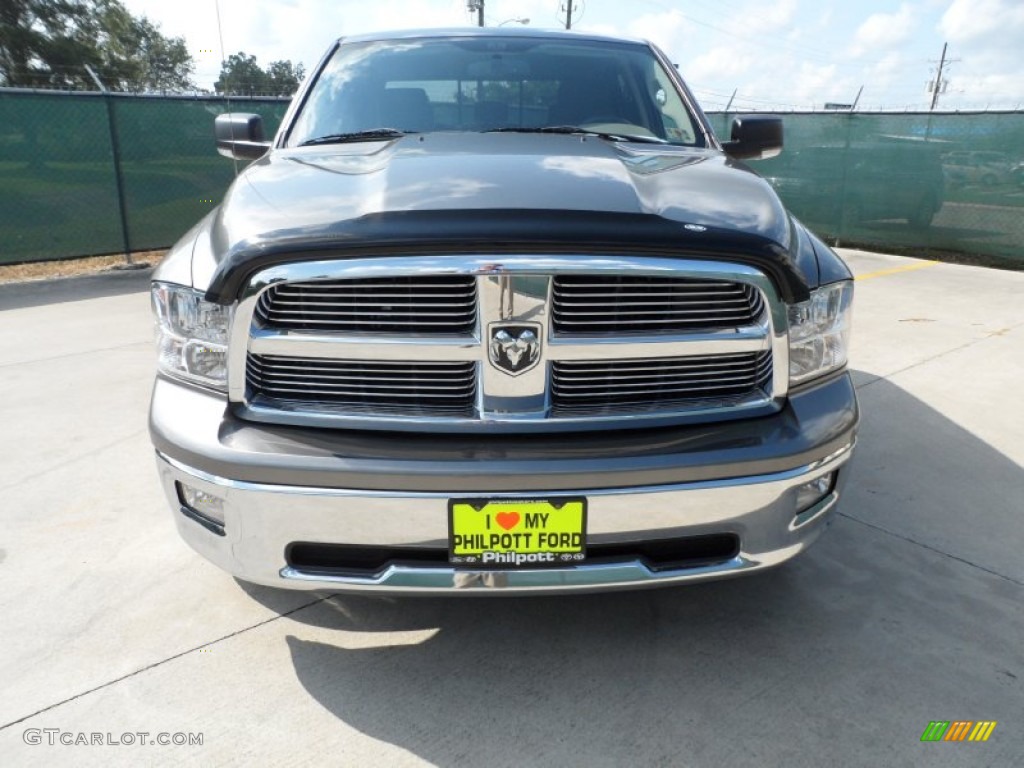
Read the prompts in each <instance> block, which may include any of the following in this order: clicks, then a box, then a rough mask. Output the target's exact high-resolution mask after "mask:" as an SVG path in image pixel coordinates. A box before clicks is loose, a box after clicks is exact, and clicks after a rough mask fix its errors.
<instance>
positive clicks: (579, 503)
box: [448, 498, 587, 568]
mask: <svg viewBox="0 0 1024 768" xmlns="http://www.w3.org/2000/svg"><path fill="white" fill-rule="evenodd" d="M448 530H449V560H450V561H451V562H453V563H463V564H471V565H488V566H501V567H505V568H508V567H513V568H517V567H523V566H545V565H548V566H553V565H572V564H574V563H580V562H582V561H583V560H584V559H586V556H587V555H586V530H587V500H586V499H581V498H575V499H556V500H538V499H523V500H520V499H452V500H451V501H449V502H448Z"/></svg>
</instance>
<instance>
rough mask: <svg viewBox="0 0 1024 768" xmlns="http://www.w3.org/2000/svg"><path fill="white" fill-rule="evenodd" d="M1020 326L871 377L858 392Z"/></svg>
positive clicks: (1023, 325) (1020, 326) (1002, 329)
mask: <svg viewBox="0 0 1024 768" xmlns="http://www.w3.org/2000/svg"><path fill="white" fill-rule="evenodd" d="M1018 328H1024V323H1017V324H1016V325H1011V326H1009V327H1008V328H1000V329H999V330H998V331H992V332H991V333H987V334H985V336H983V337H982V338H980V339H973V340H971V341H968V342H966V343H965V344H961V345H960V346H959V347H953V349H947V350H946V351H945V352H939V353H938V354H935V355H932V356H931V357H928V358H925V359H924V360H918V361H917V362H916V363H911V364H910V365H908V366H906V367H904V368H900V369H899V370H896V371H893V372H891V373H887V374H885V375H883V376H875V378H873V379H871V380H870V381H865V382H863V383H861V384H858V385H857V386H856V387H855V388H856V389H857V391H858V392H860V391H862V390H865V389H867V388H868V387H870V386H871V385H872V384H875V383H877V382H879V381H883V380H890V379H893V378H894V377H896V376H899V375H900V374H901V373H906V372H907V371H912V370H913V369H914V368H919V367H921V366H922V365H927V364H928V363H930V362H932V361H934V360H939V359H940V358H943V357H945V356H946V355H952V354H953V353H954V352H960V351H961V350H964V349H968V348H970V347H973V346H975V345H976V344H982V343H984V342H986V341H988V340H989V339H992V338H997V337H1000V336H1005V335H1007V334H1008V333H1009V332H1011V331H1015V330H1017V329H1018Z"/></svg>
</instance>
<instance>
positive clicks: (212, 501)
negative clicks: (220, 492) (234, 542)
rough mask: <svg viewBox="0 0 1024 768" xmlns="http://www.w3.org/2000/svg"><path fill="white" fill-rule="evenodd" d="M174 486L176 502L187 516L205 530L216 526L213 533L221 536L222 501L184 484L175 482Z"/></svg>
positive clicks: (222, 520)
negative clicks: (200, 524)
mask: <svg viewBox="0 0 1024 768" xmlns="http://www.w3.org/2000/svg"><path fill="white" fill-rule="evenodd" d="M175 485H176V486H177V488H178V500H179V501H180V502H181V506H182V508H183V509H184V510H185V511H186V512H187V513H189V516H190V517H192V518H193V519H194V520H196V522H199V523H203V524H205V525H206V527H207V528H209V527H210V526H211V525H212V526H216V528H217V529H219V530H216V531H214V532H215V533H219V534H221V535H223V533H224V499H222V498H221V497H220V496H215V495H214V494H212V493H208V492H206V491H201V490H199V489H198V488H193V487H192V486H191V485H186V484H185V483H181V482H176V483H175Z"/></svg>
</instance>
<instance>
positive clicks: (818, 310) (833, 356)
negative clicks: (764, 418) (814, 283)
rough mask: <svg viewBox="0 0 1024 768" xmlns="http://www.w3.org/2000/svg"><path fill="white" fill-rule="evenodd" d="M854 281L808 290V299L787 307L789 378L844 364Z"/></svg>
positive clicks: (795, 381) (796, 379)
mask: <svg viewBox="0 0 1024 768" xmlns="http://www.w3.org/2000/svg"><path fill="white" fill-rule="evenodd" d="M852 303H853V282H851V281H845V282H842V283H832V284H831V285H826V286H823V287H821V288H818V289H817V290H814V291H811V298H810V300H809V301H804V302H801V303H799V304H794V305H792V306H791V307H790V308H789V382H790V384H799V383H800V382H803V381H807V380H808V379H813V378H815V377H816V376H822V375H824V374H826V373H829V372H830V371H834V370H836V369H837V368H842V367H843V366H844V365H846V358H847V353H848V350H849V342H850V306H851V304H852Z"/></svg>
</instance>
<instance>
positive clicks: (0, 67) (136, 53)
mask: <svg viewBox="0 0 1024 768" xmlns="http://www.w3.org/2000/svg"><path fill="white" fill-rule="evenodd" d="M86 65H88V66H89V67H92V68H93V69H94V70H96V71H97V72H98V73H99V75H100V78H101V79H102V80H103V82H104V85H105V86H106V87H107V88H109V89H110V90H118V91H142V90H178V91H180V90H189V89H192V88H194V87H195V86H194V85H193V83H192V82H191V80H190V75H191V73H192V70H193V61H192V56H191V55H190V54H189V53H188V49H187V48H186V46H185V41H184V39H182V38H180V37H176V38H168V37H165V36H164V35H162V34H161V33H160V29H159V27H157V26H156V25H155V24H153V23H152V22H150V21H149V19H147V18H145V17H141V18H138V17H135V16H133V15H132V14H131V13H130V12H129V11H128V10H127V9H126V8H125V7H124V6H123V5H122V4H121V2H120V0H0V81H2V83H3V84H4V85H8V86H25V87H37V86H53V87H60V88H94V87H95V85H94V84H93V82H92V79H91V78H90V76H89V74H88V72H87V71H86Z"/></svg>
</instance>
